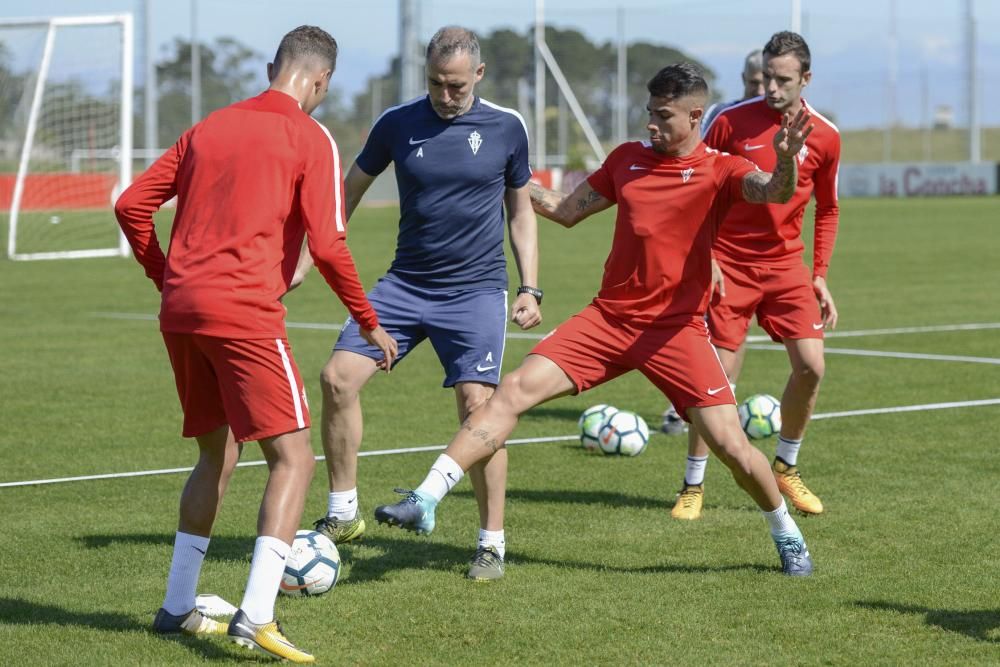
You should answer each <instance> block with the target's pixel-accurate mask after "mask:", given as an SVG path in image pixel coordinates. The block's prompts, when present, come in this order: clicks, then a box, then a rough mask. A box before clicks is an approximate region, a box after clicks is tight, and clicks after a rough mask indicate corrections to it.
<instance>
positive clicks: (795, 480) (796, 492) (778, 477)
mask: <svg viewBox="0 0 1000 667" xmlns="http://www.w3.org/2000/svg"><path fill="white" fill-rule="evenodd" d="M771 470H773V471H774V479H775V481H776V482H778V490H779V491H781V493H782V494H784V495H785V497H787V498H788V499H789V500H791V501H792V505H794V506H795V509H797V510H798V511H800V512H805V513H806V514H822V513H823V502H822V501H821V500H820V499H819V498H817V497H816V494H814V493H813V492H812V491H810V490H809V487H807V486H806V484H805V482H803V481H802V475H800V474H799V468H798V466H790V465H788V464H787V463H785V462H784V461H782V460H781V459H777V458H776V459H774V464H773V465H772V466H771Z"/></svg>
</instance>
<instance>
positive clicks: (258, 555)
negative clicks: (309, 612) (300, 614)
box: [240, 535, 292, 624]
mask: <svg viewBox="0 0 1000 667" xmlns="http://www.w3.org/2000/svg"><path fill="white" fill-rule="evenodd" d="M291 550H292V547H291V546H290V545H288V544H286V543H285V542H282V541H281V540H279V539H278V538H277V537H270V536H268V535H262V536H260V537H258V538H257V542H256V543H254V547H253V560H252V561H251V562H250V578H249V579H247V590H246V593H244V594H243V602H242V603H241V604H240V609H242V610H243V613H244V614H246V615H247V618H248V619H250V622H251V623H256V624H261V623H270V622H271V621H273V620H274V599H275V598H276V597H278V586H279V585H281V575H282V573H283V572H284V571H285V559H287V558H288V554H289V553H290V552H291Z"/></svg>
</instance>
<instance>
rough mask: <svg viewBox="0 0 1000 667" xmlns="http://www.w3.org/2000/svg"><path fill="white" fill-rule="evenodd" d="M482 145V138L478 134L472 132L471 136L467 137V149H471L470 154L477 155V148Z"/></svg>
mask: <svg viewBox="0 0 1000 667" xmlns="http://www.w3.org/2000/svg"><path fill="white" fill-rule="evenodd" d="M482 145H483V137H482V136H481V135H480V134H479V132H476V131H475V130H473V131H472V134H470V135H469V148H471V149H472V154H473V155H475V154H477V153H478V152H479V147H480V146H482Z"/></svg>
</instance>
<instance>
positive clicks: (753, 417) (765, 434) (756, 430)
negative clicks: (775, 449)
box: [737, 394, 781, 440]
mask: <svg viewBox="0 0 1000 667" xmlns="http://www.w3.org/2000/svg"><path fill="white" fill-rule="evenodd" d="M737 412H738V413H739V416H740V426H742V427H743V432H744V433H746V434H747V437H748V438H750V439H751V440H763V439H764V438H770V437H771V436H772V435H774V434H775V433H778V432H780V431H781V403H780V402H779V401H778V399H776V398H775V397H774V396H771V395H769V394H754V395H753V396H751V397H750V398H748V399H747V400H745V401H743V402H742V403H740V407H739V408H737Z"/></svg>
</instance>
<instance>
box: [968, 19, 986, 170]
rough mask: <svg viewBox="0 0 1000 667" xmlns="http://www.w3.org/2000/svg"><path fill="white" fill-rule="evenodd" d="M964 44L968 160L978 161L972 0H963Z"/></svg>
mask: <svg viewBox="0 0 1000 667" xmlns="http://www.w3.org/2000/svg"><path fill="white" fill-rule="evenodd" d="M965 45H966V49H967V51H966V57H965V60H966V62H967V63H968V67H969V71H968V80H967V82H966V99H967V100H968V103H967V107H968V114H969V162H979V161H980V160H981V159H982V153H981V145H980V138H981V136H980V131H979V100H978V99H977V93H978V91H977V90H976V16H975V13H974V11H973V7H972V0H965Z"/></svg>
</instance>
